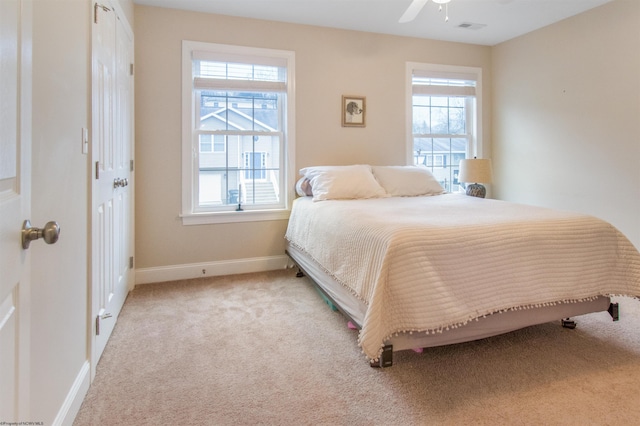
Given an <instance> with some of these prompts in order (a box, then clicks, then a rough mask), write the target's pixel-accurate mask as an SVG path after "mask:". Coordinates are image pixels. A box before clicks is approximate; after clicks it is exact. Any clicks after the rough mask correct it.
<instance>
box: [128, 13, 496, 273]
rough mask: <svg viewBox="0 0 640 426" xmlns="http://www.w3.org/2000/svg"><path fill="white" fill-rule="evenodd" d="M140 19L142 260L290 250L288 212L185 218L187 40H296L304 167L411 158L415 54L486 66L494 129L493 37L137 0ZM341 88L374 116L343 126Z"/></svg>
mask: <svg viewBox="0 0 640 426" xmlns="http://www.w3.org/2000/svg"><path fill="white" fill-rule="evenodd" d="M135 30H136V70H137V71H136V179H137V180H136V268H155V267H160V266H171V265H180V264H189V263H198V262H215V261H223V260H232V259H242V258H253V257H267V256H280V255H282V254H284V239H283V237H284V232H285V229H286V221H273V222H256V223H243V224H225V225H203V226H183V225H182V224H181V221H180V220H179V219H178V214H179V212H180V206H181V171H180V168H181V160H180V144H181V127H180V126H181V121H180V120H181V98H180V96H181V94H180V58H181V56H180V53H181V41H182V40H194V41H205V42H214V43H224V44H237V45H243V46H254V47H264V48H273V49H285V50H292V51H295V53H296V135H295V136H296V169H299V168H301V167H305V166H309V165H317V164H350V163H370V164H404V161H405V158H406V153H405V146H406V143H405V130H406V129H405V119H404V117H405V114H404V111H405V64H406V62H407V61H415V62H426V63H436V64H448V65H462V66H474V67H481V68H482V70H483V80H484V81H483V85H484V88H483V89H484V93H485V97H484V103H483V107H484V120H483V121H484V125H483V130H484V138H485V139H487V140H488V139H489V134H490V133H489V132H490V125H489V123H490V117H491V114H490V105H491V99H490V93H491V84H490V83H491V70H490V64H491V49H490V48H489V47H483V46H475V45H468V44H458V43H446V42H439V41H430V40H422V39H412V38H403V37H395V36H387V35H380V34H372V33H363V32H353V31H343V30H334V29H326V28H318V27H311V26H302V25H292V24H284V23H276V22H269V21H260V20H250V19H240V18H232V17H223V16H219V15H207V14H202V13H193V12H181V11H176V10H169V9H162V8H153V7H145V6H139V5H136V6H135ZM343 94H349V95H362V96H366V98H367V127H366V128H364V129H363V128H343V127H341V125H340V113H341V110H340V100H341V96H342V95H343ZM487 148H488V147H487Z"/></svg>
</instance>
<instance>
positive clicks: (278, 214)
mask: <svg viewBox="0 0 640 426" xmlns="http://www.w3.org/2000/svg"><path fill="white" fill-rule="evenodd" d="M290 213H291V211H290V210H245V211H242V212H216V213H211V212H207V213H187V214H181V215H180V218H181V219H182V224H183V225H187V226H188V225H207V224H215V223H240V222H263V221H270V220H287V219H289V214H290Z"/></svg>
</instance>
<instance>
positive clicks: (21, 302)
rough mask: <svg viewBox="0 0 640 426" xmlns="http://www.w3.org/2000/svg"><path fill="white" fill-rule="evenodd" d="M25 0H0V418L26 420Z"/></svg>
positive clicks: (28, 119)
mask: <svg viewBox="0 0 640 426" xmlns="http://www.w3.org/2000/svg"><path fill="white" fill-rule="evenodd" d="M31 7H32V5H31V2H30V1H25V0H0V271H1V273H0V419H1V420H3V421H7V422H17V421H19V420H24V419H28V418H29V360H30V352H29V315H30V312H29V306H30V304H29V295H30V294H29V292H30V287H29V263H30V255H29V252H28V251H27V250H23V249H22V245H21V232H20V230H21V228H22V224H23V221H24V220H25V219H28V218H29V215H30V213H31V211H30V197H31V180H30V179H31V178H30V176H31V15H32V14H31Z"/></svg>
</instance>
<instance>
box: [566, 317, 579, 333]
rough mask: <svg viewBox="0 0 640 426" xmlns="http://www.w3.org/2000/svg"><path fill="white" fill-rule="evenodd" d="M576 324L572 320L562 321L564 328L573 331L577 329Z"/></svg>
mask: <svg viewBox="0 0 640 426" xmlns="http://www.w3.org/2000/svg"><path fill="white" fill-rule="evenodd" d="M576 325H577V324H576V322H575V321H574V320H572V319H571V318H564V319H563V320H562V326H563V327H564V328H569V329H571V330H573V329H574V328H576Z"/></svg>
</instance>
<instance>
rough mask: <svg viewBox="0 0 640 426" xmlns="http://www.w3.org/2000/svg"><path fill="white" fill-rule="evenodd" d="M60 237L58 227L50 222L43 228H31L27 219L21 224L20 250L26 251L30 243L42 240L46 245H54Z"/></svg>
mask: <svg viewBox="0 0 640 426" xmlns="http://www.w3.org/2000/svg"><path fill="white" fill-rule="evenodd" d="M59 237H60V225H58V222H55V221H51V222H47V224H46V225H44V228H33V227H32V226H31V222H30V221H29V220H28V219H27V220H25V221H24V222H23V224H22V248H23V249H25V250H26V249H28V248H29V244H31V241H34V240H37V239H39V238H42V239H43V240H44V242H45V243H47V244H54V243H55V242H56V241H58V238H59Z"/></svg>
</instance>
